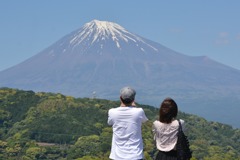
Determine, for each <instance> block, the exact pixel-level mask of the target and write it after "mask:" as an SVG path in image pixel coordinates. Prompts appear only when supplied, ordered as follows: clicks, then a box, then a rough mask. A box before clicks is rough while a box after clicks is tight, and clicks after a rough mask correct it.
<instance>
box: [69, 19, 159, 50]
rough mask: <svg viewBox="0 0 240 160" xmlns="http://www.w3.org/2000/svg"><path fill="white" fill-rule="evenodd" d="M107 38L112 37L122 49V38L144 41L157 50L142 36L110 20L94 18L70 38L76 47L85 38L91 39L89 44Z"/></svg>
mask: <svg viewBox="0 0 240 160" xmlns="http://www.w3.org/2000/svg"><path fill="white" fill-rule="evenodd" d="M106 39H112V40H113V41H114V42H115V44H116V46H117V47H118V48H119V49H121V46H120V42H119V41H120V40H123V41H125V42H126V43H128V42H129V41H132V42H134V43H138V42H139V41H140V42H141V43H144V44H145V45H147V46H148V47H151V48H152V49H154V50H157V49H156V48H154V47H153V46H151V45H149V44H147V43H146V42H145V41H144V40H143V39H142V38H140V37H138V36H136V35H134V34H132V33H130V32H128V31H127V30H126V29H125V28H123V27H122V26H120V25H118V24H116V23H113V22H108V21H99V20H93V21H91V22H88V23H86V24H85V25H84V26H83V27H82V28H81V29H80V30H79V31H78V32H77V33H76V34H75V35H73V36H72V38H71V40H70V45H72V46H73V47H76V46H77V45H79V44H81V43H82V42H83V41H84V40H87V41H89V44H93V43H95V42H100V41H103V40H106Z"/></svg>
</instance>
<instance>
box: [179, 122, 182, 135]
mask: <svg viewBox="0 0 240 160" xmlns="http://www.w3.org/2000/svg"><path fill="white" fill-rule="evenodd" d="M178 124H179V127H178V131H179V132H181V131H182V124H181V122H180V120H178Z"/></svg>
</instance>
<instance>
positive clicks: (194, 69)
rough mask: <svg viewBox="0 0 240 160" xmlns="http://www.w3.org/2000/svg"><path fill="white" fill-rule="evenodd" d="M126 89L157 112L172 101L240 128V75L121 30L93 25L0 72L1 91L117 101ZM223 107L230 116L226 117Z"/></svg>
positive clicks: (108, 24)
mask: <svg viewBox="0 0 240 160" xmlns="http://www.w3.org/2000/svg"><path fill="white" fill-rule="evenodd" d="M126 85H130V86H132V87H134V88H135V89H136V90H137V99H136V100H137V101H138V102H140V103H143V104H150V105H154V106H156V107H158V106H159V104H160V102H161V101H162V100H163V98H165V97H168V96H169V97H172V98H174V99H175V100H176V101H177V102H178V104H179V107H180V109H181V110H183V111H185V112H189V113H193V114H198V115H200V116H203V117H205V118H207V119H209V120H217V121H220V122H224V123H228V124H231V125H233V126H237V127H240V124H239V123H237V122H236V121H235V120H236V119H237V118H238V114H237V113H239V112H240V107H239V104H240V71H239V70H237V69H233V68H231V67H228V66H226V65H223V64H221V63H218V62H216V61H214V60H211V59H210V58H208V57H205V56H200V57H192V56H187V55H184V54H181V53H178V52H176V51H174V50H171V49H169V48H167V47H165V46H163V45H161V44H159V43H156V42H153V41H151V40H148V39H146V38H143V37H141V36H138V35H136V34H134V33H131V32H129V31H128V30H126V29H125V28H123V27H122V26H120V25H118V24H116V23H113V22H107V21H99V20H93V21H91V22H89V23H86V24H85V25H83V27H81V28H80V29H78V30H76V31H73V32H71V33H70V34H68V35H66V36H64V37H63V38H61V39H60V40H59V41H57V42H56V43H54V44H53V45H51V46H49V47H48V48H46V49H44V50H43V51H41V52H40V53H38V54H36V55H35V56H33V57H31V58H29V59H27V60H26V61H24V62H22V63H20V64H18V65H16V66H13V67H11V68H9V69H6V70H4V71H2V72H0V87H11V88H19V89H25V90H33V91H46V92H60V93H63V94H67V95H73V96H75V97H91V96H92V95H93V93H94V95H95V96H97V97H98V98H105V99H110V100H116V99H118V97H119V90H120V88H122V87H123V86H126ZM226 106H227V108H228V111H227V112H226Z"/></svg>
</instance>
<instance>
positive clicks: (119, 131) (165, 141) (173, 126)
mask: <svg viewBox="0 0 240 160" xmlns="http://www.w3.org/2000/svg"><path fill="white" fill-rule="evenodd" d="M135 95H136V91H135V90H134V89H133V88H131V87H124V88H122V89H121V90H120V100H121V105H120V107H117V108H112V109H110V110H109V111H108V124H109V125H111V126H112V129H113V136H112V147H111V154H110V156H109V158H110V159H113V160H143V159H144V153H143V141H142V133H141V132H142V131H141V126H142V123H144V122H146V121H147V120H148V118H147V117H146V115H145V113H144V111H143V109H142V108H137V107H136V105H135V103H134V99H135ZM177 113H178V107H177V104H176V103H175V101H174V100H173V99H171V98H166V99H165V100H164V101H163V102H162V104H161V106H160V110H159V120H156V121H154V122H153V134H154V140H155V143H156V147H157V149H158V154H157V156H156V160H177V152H176V143H177V133H178V127H179V123H178V121H177V120H176V119H175V118H176V117H177ZM180 122H181V124H182V125H183V123H184V121H183V120H180Z"/></svg>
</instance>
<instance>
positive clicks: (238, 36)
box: [237, 33, 240, 41]
mask: <svg viewBox="0 0 240 160" xmlns="http://www.w3.org/2000/svg"><path fill="white" fill-rule="evenodd" d="M237 40H238V41H240V33H238V35H237Z"/></svg>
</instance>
